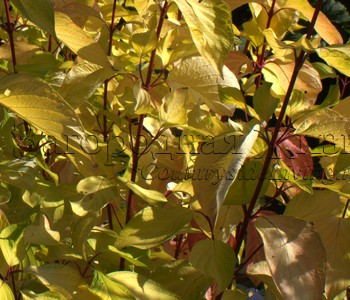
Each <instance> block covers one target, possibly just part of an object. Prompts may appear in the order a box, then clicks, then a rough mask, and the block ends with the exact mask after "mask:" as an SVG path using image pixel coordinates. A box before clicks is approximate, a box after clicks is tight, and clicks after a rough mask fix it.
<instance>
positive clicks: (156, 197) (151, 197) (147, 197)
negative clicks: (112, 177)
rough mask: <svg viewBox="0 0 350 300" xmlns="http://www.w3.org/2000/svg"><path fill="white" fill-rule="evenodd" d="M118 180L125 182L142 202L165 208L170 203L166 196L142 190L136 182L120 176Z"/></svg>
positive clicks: (157, 192)
mask: <svg viewBox="0 0 350 300" xmlns="http://www.w3.org/2000/svg"><path fill="white" fill-rule="evenodd" d="M117 179H118V180H120V181H121V182H123V183H124V184H125V185H126V186H127V187H128V188H129V189H130V190H132V191H133V192H134V193H135V194H136V195H137V196H139V197H140V198H141V199H142V200H144V201H145V202H147V203H149V204H151V205H155V206H164V205H165V204H166V203H167V202H168V200H167V199H166V198H165V196H164V195H163V194H162V193H161V192H159V191H154V190H149V189H145V188H142V187H140V186H139V185H137V184H136V183H135V182H132V181H130V180H127V179H126V178H123V177H120V176H118V177H117Z"/></svg>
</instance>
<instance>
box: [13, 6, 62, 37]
mask: <svg viewBox="0 0 350 300" xmlns="http://www.w3.org/2000/svg"><path fill="white" fill-rule="evenodd" d="M11 2H12V3H13V4H14V5H15V6H16V7H17V8H18V9H19V10H20V11H21V12H22V14H23V15H24V17H26V18H27V19H29V20H30V21H32V22H33V23H34V24H35V25H37V26H39V27H40V28H41V29H43V30H45V31H47V32H48V33H50V34H51V35H52V36H56V33H55V16H54V9H53V6H52V3H51V1H50V0H37V1H36V2H35V5H33V2H32V1H31V0H11Z"/></svg>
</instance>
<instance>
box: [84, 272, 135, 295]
mask: <svg viewBox="0 0 350 300" xmlns="http://www.w3.org/2000/svg"><path fill="white" fill-rule="evenodd" d="M90 290H91V291H92V292H93V293H94V294H96V295H97V296H99V297H100V298H101V299H103V300H115V299H118V300H119V299H120V300H134V299H136V298H135V297H134V296H133V295H132V293H131V292H130V291H129V290H128V289H127V288H126V287H125V286H124V285H123V284H120V283H118V282H116V281H113V280H111V279H109V278H108V277H107V276H106V275H104V274H103V273H102V272H100V271H98V270H94V279H93V281H92V283H91V286H90Z"/></svg>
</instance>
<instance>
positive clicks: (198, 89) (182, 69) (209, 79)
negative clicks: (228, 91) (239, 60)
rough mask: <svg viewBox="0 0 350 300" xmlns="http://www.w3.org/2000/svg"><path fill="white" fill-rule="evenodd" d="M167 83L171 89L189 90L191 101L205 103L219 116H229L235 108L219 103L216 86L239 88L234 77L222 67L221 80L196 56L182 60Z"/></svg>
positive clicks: (212, 69)
mask: <svg viewBox="0 0 350 300" xmlns="http://www.w3.org/2000/svg"><path fill="white" fill-rule="evenodd" d="M167 82H168V84H169V85H170V87H171V88H172V89H178V88H189V93H191V94H192V97H193V99H191V101H193V102H195V103H205V104H206V105H207V106H208V107H209V108H210V109H212V110H213V111H215V112H217V113H218V114H221V115H231V114H232V112H233V111H234V108H235V106H234V105H233V104H224V103H222V102H221V101H220V99H219V91H218V86H219V85H220V86H222V87H235V88H238V89H239V88H240V86H239V83H238V81H237V78H236V76H235V75H234V74H233V73H232V72H231V71H230V70H229V69H228V68H226V67H225V66H224V68H223V79H221V78H220V77H219V75H218V74H217V73H216V72H215V69H214V68H213V67H212V66H211V65H209V64H208V63H207V62H206V61H205V60H204V59H203V58H202V57H198V56H195V57H191V58H186V59H184V60H182V62H181V63H180V64H178V65H177V66H176V67H175V68H174V70H173V71H172V72H171V73H170V74H169V77H168V80H167Z"/></svg>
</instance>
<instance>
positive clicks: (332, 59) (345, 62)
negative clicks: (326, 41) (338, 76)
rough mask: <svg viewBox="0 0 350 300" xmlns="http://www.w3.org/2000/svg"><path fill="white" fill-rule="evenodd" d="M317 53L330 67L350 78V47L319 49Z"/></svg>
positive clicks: (339, 46) (338, 46)
mask: <svg viewBox="0 0 350 300" xmlns="http://www.w3.org/2000/svg"><path fill="white" fill-rule="evenodd" d="M316 52H317V54H318V56H319V57H321V58H322V59H323V60H324V61H325V62H326V63H327V64H328V65H329V66H331V67H333V68H335V69H336V70H338V71H339V72H340V73H342V74H344V75H346V76H348V77H349V76H350V45H336V46H329V47H324V48H319V49H317V50H316Z"/></svg>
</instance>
